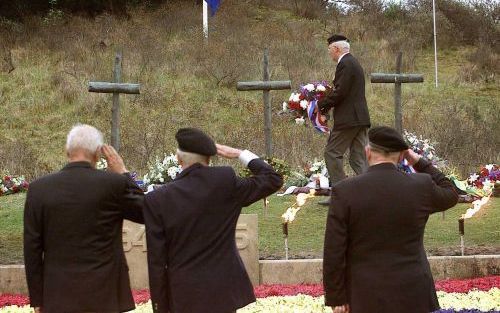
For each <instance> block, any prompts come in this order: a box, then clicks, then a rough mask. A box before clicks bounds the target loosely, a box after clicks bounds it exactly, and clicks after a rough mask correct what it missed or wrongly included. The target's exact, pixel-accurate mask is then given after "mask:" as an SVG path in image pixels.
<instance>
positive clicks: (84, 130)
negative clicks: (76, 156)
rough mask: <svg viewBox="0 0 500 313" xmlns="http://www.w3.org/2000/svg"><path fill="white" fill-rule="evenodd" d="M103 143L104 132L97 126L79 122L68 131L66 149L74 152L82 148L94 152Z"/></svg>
mask: <svg viewBox="0 0 500 313" xmlns="http://www.w3.org/2000/svg"><path fill="white" fill-rule="evenodd" d="M102 144H103V139H102V133H101V132H100V131H99V130H97V128H95V127H92V126H90V125H85V124H77V125H75V126H73V128H72V129H71V130H70V132H69V133H68V137H67V139H66V151H68V152H72V151H75V150H78V149H82V150H85V151H87V152H90V153H92V154H94V153H96V151H97V149H99V148H100V147H101V146H102Z"/></svg>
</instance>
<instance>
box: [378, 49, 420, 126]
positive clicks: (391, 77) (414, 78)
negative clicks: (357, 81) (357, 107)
mask: <svg viewBox="0 0 500 313" xmlns="http://www.w3.org/2000/svg"><path fill="white" fill-rule="evenodd" d="M402 58H403V53H402V52H399V53H398V56H397V58H396V74H384V73H372V74H371V75H370V80H371V82H372V83H392V84H394V85H395V88H394V115H395V117H394V124H395V127H396V130H397V131H398V132H399V133H400V134H402V133H403V109H402V106H401V84H402V83H423V82H424V76H423V75H422V74H401V61H402Z"/></svg>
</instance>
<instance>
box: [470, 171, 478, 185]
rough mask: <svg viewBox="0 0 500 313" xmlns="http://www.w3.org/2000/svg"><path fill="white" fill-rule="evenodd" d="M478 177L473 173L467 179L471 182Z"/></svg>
mask: <svg viewBox="0 0 500 313" xmlns="http://www.w3.org/2000/svg"><path fill="white" fill-rule="evenodd" d="M478 178H479V175H477V174H476V173H474V174H472V175H471V176H470V177H469V181H470V182H471V183H472V182H475V181H476V180H477V179H478Z"/></svg>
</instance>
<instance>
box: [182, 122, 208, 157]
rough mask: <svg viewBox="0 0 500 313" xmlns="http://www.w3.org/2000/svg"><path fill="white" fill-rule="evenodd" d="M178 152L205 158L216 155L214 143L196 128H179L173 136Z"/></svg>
mask: <svg viewBox="0 0 500 313" xmlns="http://www.w3.org/2000/svg"><path fill="white" fill-rule="evenodd" d="M175 139H176V140H177V143H178V145H179V150H181V151H184V152H191V153H196V154H201V155H206V156H213V155H216V154H217V148H216V147H215V142H214V141H213V140H212V138H210V137H209V136H208V135H207V134H205V133H204V132H202V131H201V130H199V129H197V128H181V129H179V130H178V131H177V134H175Z"/></svg>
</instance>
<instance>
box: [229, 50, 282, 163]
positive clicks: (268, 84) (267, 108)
mask: <svg viewBox="0 0 500 313" xmlns="http://www.w3.org/2000/svg"><path fill="white" fill-rule="evenodd" d="M236 89H237V90H239V91H251V90H262V94H263V96H264V134H265V137H266V157H268V158H272V156H273V141H272V122H271V114H272V109H271V96H270V91H271V90H283V89H292V82H291V81H289V80H279V81H278V80H275V81H271V80H270V79H269V49H267V48H266V49H265V50H264V77H263V80H262V81H251V82H238V83H237V84H236Z"/></svg>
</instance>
